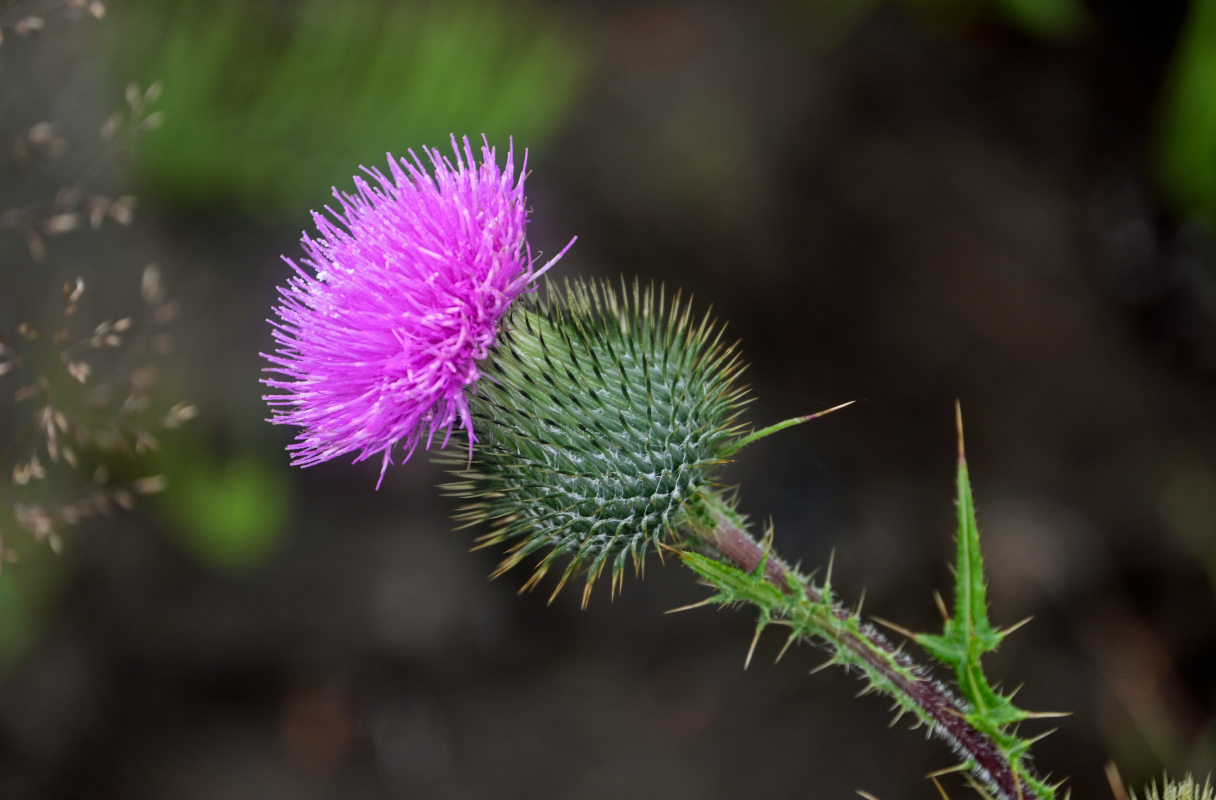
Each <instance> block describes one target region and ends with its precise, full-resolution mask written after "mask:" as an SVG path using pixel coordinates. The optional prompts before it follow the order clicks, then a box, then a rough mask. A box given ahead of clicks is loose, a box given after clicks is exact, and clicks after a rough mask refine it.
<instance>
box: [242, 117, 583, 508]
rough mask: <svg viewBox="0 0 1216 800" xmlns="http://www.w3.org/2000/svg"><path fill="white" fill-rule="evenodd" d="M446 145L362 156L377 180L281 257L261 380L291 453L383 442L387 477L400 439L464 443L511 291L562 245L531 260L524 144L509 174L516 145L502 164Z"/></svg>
mask: <svg viewBox="0 0 1216 800" xmlns="http://www.w3.org/2000/svg"><path fill="white" fill-rule="evenodd" d="M452 150H453V153H454V160H449V159H447V158H445V157H443V155H442V154H441V153H440V152H439V150H437V149H427V148H423V153H424V154H425V155H426V157H427V158H428V160H429V161H430V166H431V172H428V170H427V167H426V166H425V165H424V164H423V162H422V160H421V159H420V158H419V157H418V156H417V155H416V154H415V153H414V151H412V150H411V151H410V158H409V159H401V160H400V161H397V160H394V159H393V158H392V157H391V156H390V157H389V175H387V176H386V175H385V174H384V173H383V172H381V171H380V170H379V169H366V168H364V172H365V173H367V175H368V176H369V177H370V178H371V179H372V182H371V183H369V182H368V181H367V180H365V179H364V178H361V177H356V178H355V189H356V192H355V193H354V194H346V193H344V192H340V191H338V190H337V189H335V190H334V197H335V198H337V200H338V202H339V203H340V204H341V210H340V211H335V210H334V209H332V208H330V207H328V206H327V207H326V211H327V212H328V213H329V216H326V215H323V214H320V213H317V212H314V213H313V221H314V222H315V224H316V227H317V236H316V237H315V238H314V237H313V236H310V235H308V234H307V233H305V234H304V236H303V238H302V242H303V245H304V252H305V257H304V258H302V259H301V260H300V261H301V263H302V264H303V267H301V266H300V265H298V264H297V263H296V262H295V261H293V260H291V259H289V258H286V257H284V260H285V261H286V262H287V263H288V264H289V265H290V266H291V267H292V269H293V270H295V274H294V275H292V276H291V277H290V278H289V280H288V283H287V285H286V286H284V287H280V288H279V295H280V303H279V305H278V306H276V307H275V309H274V311H275V313H276V314H277V315H278V320H277V321H274V320H271V321H270V322H271V325H273V326H274V331H273V336H274V339H275V342H276V345H277V350H276V352H275V354H274V355H268V354H263V356H264V358H266V360H267V361H269V362H270V364H271V366H269V367H267V368H266V371H267V372H272V373H278V374H279V375H280V376H281V377H280V378H269V379H264V380H263V383H265V384H266V385H267V386H269V387H271V388H272V389H277V390H279V393H278V394H270V395H266V396H265V397H264V399H265V400H266V402H267V403H268V404H269V405H270V406H271V409H272V413H273V416H272V417H271V419H270V421H271V422H275V423H278V424H281V425H297V426H299V427H300V428H301V429H302V430H301V431H300V432H299V433H298V434H297V436H296V441H295V442H294V443H292V444H291V445H288V448H287V449H288V450H289V451H290V452H291V454H292V463H293V464H295V465H297V466H304V467H307V466H312V465H313V464H317V463H320V462H322V461H327V460H329V459H331V458H335V457H337V456H341V455H345V454H347V453H355V454H356V457H355V459H354V460H355V461H356V462H358V461H362V460H364V459H366V458H369V457H371V456H372V455H375V454H379V455H380V458H381V466H380V480H381V481H383V479H384V472H385V470H386V469H387V468H388V465H389V464H390V463H392V462H393V449H394V448H395V447H396V446H397V445H398V444H399V443H400V444H401V446H402V450H403V451H404V455H403V457H402V461H404V460H406V459H408V458H409V457H410V455H412V454H413V452H414V450H415V449H416V448H417V447H418V445H419V444H420V443H425V444H424V446H425V447H426V448H430V447H431V446H432V444H433V442H434V439H435V437H436V435H439V436H441V437H442V440H441V446H446V445H447V443H448V441H449V440H450V438H451V436H452V433H453V431H454V430H455V429H456V428H457V427H461V428H464V429H465V431H467V433H468V439H469V452H470V456H471V454H472V448H473V443H474V442H475V441H476V436H475V434H474V431H473V425H472V418H471V415H470V413H469V405H468V401H469V395H470V393H471V392H472V391H473V384H475V383H476V381H477V379H478V378H479V377H481V374H482V370H481V366H480V362H481V361H482V360H483V359H484V358H486V356H487V355H488V354H489V352H490V350H491V349H492V348H493V347H494V345H495V344H496V342H497V338H498V332H499V322H500V320H501V319H502V317H503V315H504V314H505V313H506V312H507V310H508V309H509V308H510V306H511V303H512V302H513V301H514V300H515V299H516V298H517V297H518V296H519V295H520V294H521V293H523V292H525V291H528V290H529V287H530V286H531V284H532V282H533V281H534V280H535V279H536V278H537V277H538V276H539V275H541V274H542V273H544V272H545V271H546V270H547V269H548V268H549V267H550V266H552V265H553V263H554V262H556V261H557V259H558V258H561V256H562V255H563V254H564V253H565V252H566V249H569V247H570V245H569V244H568V245H566V248H565V249H563V250H562V251H561V252H560V253H558V255H557V256H556V257H555V258H553V259H552V260H550V261H549V262H548V263H547V264H545V265H544V266H543V267H541V268H540V269H534V268H533V261H532V253H531V249H530V248H529V247H528V244H527V240H526V238H525V228H526V225H527V220H528V212H527V207H526V205H525V200H524V174H525V172H526V168H527V155H526V153H525V156H524V164H523V165H521V169H520V175H519V178H518V180H516V178H515V166H514V160H513V156H514V154H513V150H512V148H508V150H507V160H506V165H505V166H504V167H503V168H501V169H500V168H499V166H498V164H497V162H496V159H495V150H494V148H492V147H490V145H489V143H488V142H485V141H484V139H483V146H482V148H481V163H480V164H478V163H477V160H476V158H475V157H474V154H473V149H472V147H471V146H470V145H469V140H468V139H467V138H465V139H464V140H463V148H462V147H461V146H460V144H458V143H457V141H456V138H455V137H454V136H453V137H452ZM432 173H433V174H432ZM573 243H574V240H571V242H570V244H573ZM304 267H307V269H305V268H304ZM377 486H379V484H377Z"/></svg>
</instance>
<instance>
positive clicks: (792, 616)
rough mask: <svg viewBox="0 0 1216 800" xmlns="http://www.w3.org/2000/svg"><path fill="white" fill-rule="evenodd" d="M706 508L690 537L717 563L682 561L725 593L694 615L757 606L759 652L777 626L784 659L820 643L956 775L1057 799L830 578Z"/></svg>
mask: <svg viewBox="0 0 1216 800" xmlns="http://www.w3.org/2000/svg"><path fill="white" fill-rule="evenodd" d="M702 507H703V508H704V509H705V511H706V512H708V513H707V514H703V515H700V517H701V518H700V519H699V520H698V521H696V522H694V524H693V525H691V526H690V527H689V529H688V532H689V533H690V534H691V535H692V537H693V538H694V539H695V540H696V541H697V542H699V543H701V544H703V545H705V546H706V547H707V548H708V549H709V550H710V551H711V552H712V553H713V555H715V556H717V558H707V557H706V556H704V555H702V554H699V553H697V552H695V551H692V550H681V551H679V554H680V557H681V560H682V561H683V562H684V563H685V564H686V565H687V566H688V567H689V568H690V569H692V570H693V572H695V573H697V574H698V575H699V576H700V577H701V578H702V579H703V580H705V581H706V582H707V583H709V584H710V585H712V586H714V587H715V588H717V589H718V594H716V595H714V596H713V597H710V598H708V599H707V600H704V601H702V602H700V603H696V604H694V606H689V607H686V608H692V607H697V606H701V605H737V604H739V603H748V604H750V605H753V606H756V607H757V608H758V609H759V610H760V612H761V616H760V622H759V623H758V624H757V631H756V638H755V639H753V643H752V649H753V650H754V648H755V642H756V641H758V640H759V636H760V633H761V632H762V631H763V630H764V629H765V628H766V627H767V626H768V625H770V624H781V625H785V626H787V627H789V628H790V633H789V636H788V639H787V641H786V645H785V647H783V648H782V650H781V655H784V653H785V651H786V650H787V649H788V648H789V646H790V645H792V644H794V643H795V642H797V641H799V640H805V639H816V640H818V641H820V642H822V643H823V644H825V645H827V647H828V649H829V650H831V651H832V656H831V658H830V659H829V660H828V661H827V662H826V663H825V664H824V665H823V666H824V667H826V666H830V665H832V664H839V665H841V666H843V667H845V668H846V669H849V668H852V667H855V668H857V669H858V670H859V671H860V672H861V673H862V674H863V675H864V676H865V678H866V680H868V681H869V683H870V688H871V689H875V690H881V691H883V692H884V693H886V694H888V695H890V696H891V697H892V698H893V699H894V700H895V702H896V704H897V709H898V716H902V715H903V714H905V713H910V714H912V715H913V716H915V717H916V719H917V721H918V722H919V723H921V724H923V725H926V726H928V728H929V729H930V730H931V731H932V732H933V733H934V734H935V735H937V736H938V737H940V738H942V739H944V740H945V741H946V742H947V743H949V745H950V746H951V747H952V749H954V750H955V751H956V752H957V753H958V754H959V755H961V756H962V757H963V758H964V761H963V762H962V763H961V764H959V765H958V767H957V768H956V769H958V770H959V771H965V772H968V773H970V774H972V775H973V776H974V777H975V778H976V779H977V780H978V781H979V783H980V784H981V785H982V786H983V787H985V789H987V791H988V792H989V793H990V794H991V795H992V797H993V798H994V799H995V800H1047V798H1051V797H1054V796H1055V792H1054V790H1053V789H1052V788H1051V787H1045V786H1044V785H1043V783H1042V781H1040V780H1039V779H1038V778H1036V777H1035V776H1034V774H1033V773H1032V772H1030V770H1029V768H1028V766H1027V765H1026V764H1025V763H1023V762H1022V761H1021V760H1020V759H1018V758H1016V757H1011V756H1010V754H1009V753H1007V752H1006V751H1005V748H1003V747H1002V746H1001V744H1000V743H998V742H996V741H994V740H993V738H992V737H991V736H989V735H988V734H987V733H986V732H985V731H983V730H981V729H979V728H977V727H975V726H973V725H972V723H971V722H970V721H969V720H968V716H969V714H970V709H969V708H968V706H967V704H966V702H965V701H963V700H960V699H959V698H958V697H955V696H954V695H953V694H952V693H951V692H950V691H949V690H947V689H946V687H945V686H943V685H942V684H941V683H940V682H938V681H936V680H934V679H933V678H932V677H930V676H929V673H928V672H927V671H926V670H925V669H924V668H923V667H921V666H919V665H917V664H916V663H915V662H914V661H913V660H912V659H911V657H909V656H908V655H907V654H906V653H905V652H903V650H902V648H900V647H896V646H894V645H893V644H892V643H891V642H890V641H889V640H888V639H887V638H886V637H885V636H884V635H883V634H882V633H881V632H880V631H879V630H878V629H877V628H875V627H874V626H873V625H870V624H867V623H865V622H863V621H862V619H861V614H860V609H856V610H853V611H849V610H848V609H846V608H845V607H843V606H842V605H840V604H839V602H838V601H837V600H836V599H835V597H834V595H833V592H832V590H831V575H830V573H829V575H828V576H827V578H826V579H825V581H824V583H823V584H822V585H819V586H817V585H815V584H814V583H813V582H812V581H811V580H810V579H809V578H807V577H805V576H803V575H800V574H799V573H798V572H797V571H795V570H794V569H792V568H791V567H789V566H788V565H786V564H785V562H784V561H783V560H782V559H781V558H780V557H779V556H778V555H777V554H776V553H774V552H773V550H772V547H771V541H766V542H759V541H757V540H756V539H755V538H754V537H753V536H752V535H751V534H750V533H748V531H747V530H746V529H745V527H744V526H743V525H742V524H741V522H742V521H741V519H740V518H739V516H738V515H737V514H735V513H734V512H733V511H732V510H731V508H730V507H729V505H727V504H726V503H725V502H724V501H723V500H722V499H721V498H720V497H715V496H711V497H707V498H705V502H704V504H703V506H702ZM695 518H696V517H694V519H695ZM719 559H720V560H719ZM723 562H727V563H729V564H730V565H733V567H734V569H732V568H731V567H730V566H726V564H725V563H723ZM724 567H725V568H724ZM757 578H762V580H763V583H761V582H760V581H758V580H757ZM764 584H767V585H764ZM780 657H781V656H780V655H779V656H778V658H780ZM750 660H751V652H749V653H748V661H749V662H750ZM897 718H898V717H897ZM947 771H951V770H947ZM1044 789H1046V791H1044Z"/></svg>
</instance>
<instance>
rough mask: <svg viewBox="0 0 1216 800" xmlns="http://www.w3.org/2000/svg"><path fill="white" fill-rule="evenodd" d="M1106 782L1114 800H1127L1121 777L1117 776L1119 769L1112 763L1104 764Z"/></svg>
mask: <svg viewBox="0 0 1216 800" xmlns="http://www.w3.org/2000/svg"><path fill="white" fill-rule="evenodd" d="M1106 781H1107V783H1109V784H1110V793H1111V794H1112V795H1114V797H1115V800H1127V789H1126V788H1125V787H1124V785H1123V776H1122V775H1120V774H1119V767H1117V766H1116V765H1115V762H1113V761H1108V762H1106Z"/></svg>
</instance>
